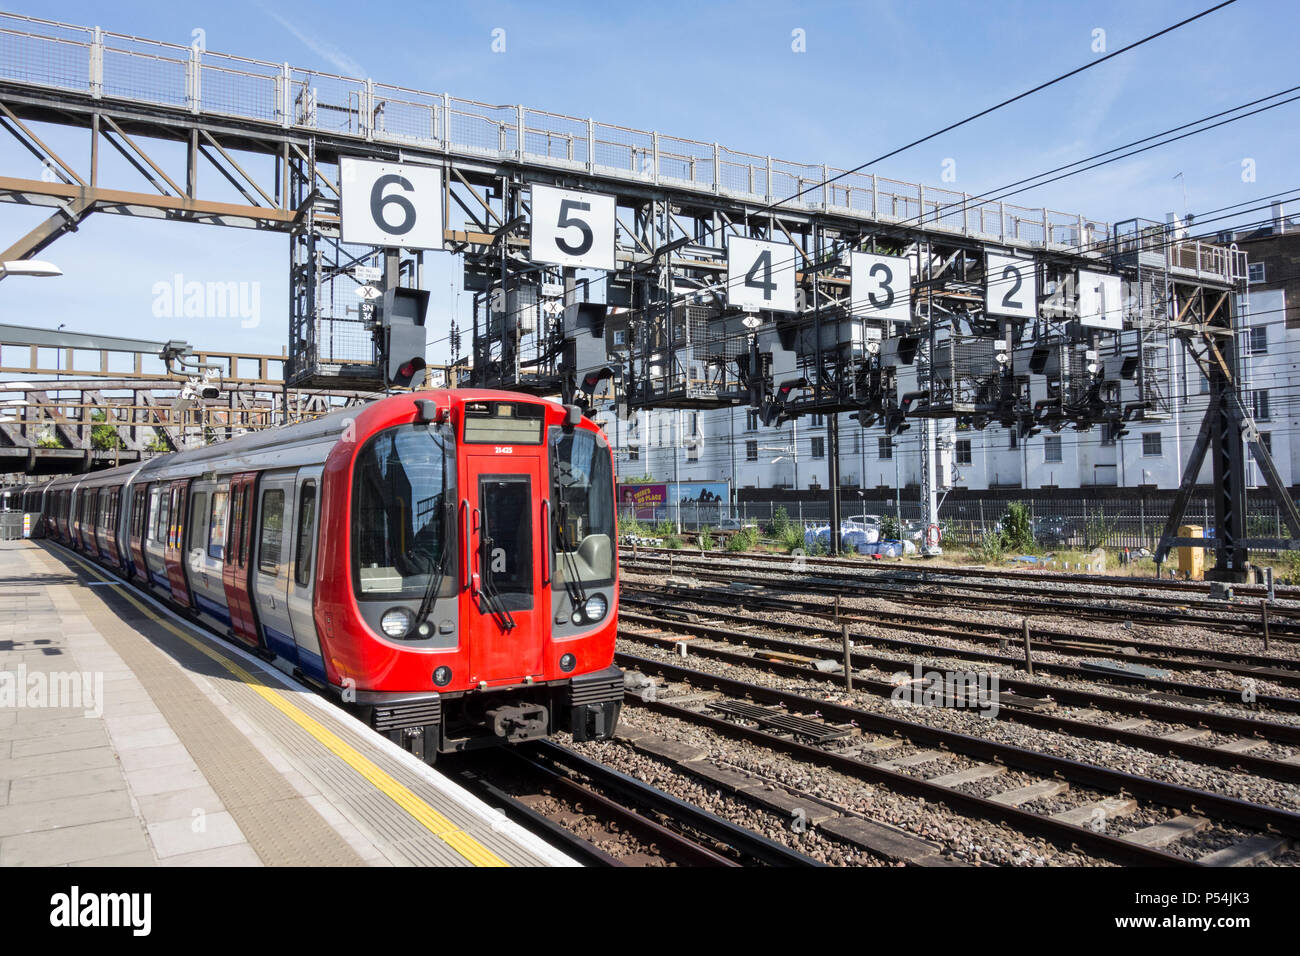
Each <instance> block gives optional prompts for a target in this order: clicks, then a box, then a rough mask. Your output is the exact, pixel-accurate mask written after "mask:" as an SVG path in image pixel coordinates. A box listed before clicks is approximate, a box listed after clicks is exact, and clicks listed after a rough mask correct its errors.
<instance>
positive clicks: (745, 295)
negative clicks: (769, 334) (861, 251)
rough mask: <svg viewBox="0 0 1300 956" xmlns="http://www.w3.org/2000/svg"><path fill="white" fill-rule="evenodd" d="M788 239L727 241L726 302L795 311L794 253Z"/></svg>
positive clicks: (740, 306)
mask: <svg viewBox="0 0 1300 956" xmlns="http://www.w3.org/2000/svg"><path fill="white" fill-rule="evenodd" d="M797 254H798V250H797V249H795V247H794V246H792V245H790V244H789V243H785V242H766V241H764V240H762V239H745V238H742V237H741V236H732V237H731V238H730V239H728V240H727V304H728V305H730V306H731V307H732V308H737V309H745V310H748V311H755V312H756V311H758V310H759V309H771V310H773V311H776V312H793V311H795V296H794V287H795V281H794V280H795V256H796V255H797Z"/></svg>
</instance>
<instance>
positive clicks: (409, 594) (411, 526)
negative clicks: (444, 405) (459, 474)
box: [351, 426, 456, 600]
mask: <svg viewBox="0 0 1300 956" xmlns="http://www.w3.org/2000/svg"><path fill="white" fill-rule="evenodd" d="M455 474H456V453H455V446H454V443H453V440H452V437H451V434H450V430H449V429H442V428H438V427H436V426H435V427H429V428H409V427H406V428H392V429H389V430H387V431H383V432H380V433H379V434H378V435H375V436H374V437H373V438H371V439H370V441H368V442H367V443H366V445H365V446H364V447H363V448H362V449H361V451H360V452H358V453H357V458H356V464H355V465H354V468H353V472H352V548H351V551H352V586H353V588H354V590H355V593H356V596H357V597H358V598H360V599H363V600H364V599H366V598H380V597H382V598H384V599H386V600H387V599H391V598H393V597H403V598H415V599H419V598H420V597H422V596H423V595H424V592H425V589H426V588H427V587H429V585H430V583H431V581H433V580H435V579H436V578H437V577H438V572H439V568H440V567H441V568H442V569H443V570H442V574H441V578H442V580H444V581H445V580H455V560H456V546H455V536H456V521H455V505H456V487H455Z"/></svg>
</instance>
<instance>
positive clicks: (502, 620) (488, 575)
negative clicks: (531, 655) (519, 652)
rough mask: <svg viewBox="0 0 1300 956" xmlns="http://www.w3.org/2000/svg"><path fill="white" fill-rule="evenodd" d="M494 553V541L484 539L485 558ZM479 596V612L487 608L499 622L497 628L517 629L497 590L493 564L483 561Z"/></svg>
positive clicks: (504, 629)
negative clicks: (484, 607)
mask: <svg viewBox="0 0 1300 956" xmlns="http://www.w3.org/2000/svg"><path fill="white" fill-rule="evenodd" d="M491 553H492V539H491V538H488V537H484V538H483V556H486V555H489V554H491ZM479 582H480V583H479V596H480V598H481V602H480V604H479V610H480V611H481V610H483V606H484V605H486V606H487V610H488V612H489V613H491V615H492V619H493V620H494V621H496V622H497V627H499V628H501V630H503V631H513V630H514V629H515V626H516V625H515V619H514V616H513V615H512V614H511V613H510V609H509V608H508V607H506V604H505V600H504V599H503V598H502V597H501V592H499V591H498V590H497V588H496V580H495V578H494V577H493V574H492V563H491V562H490V561H482V571H480V572H479Z"/></svg>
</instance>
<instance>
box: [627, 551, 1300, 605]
mask: <svg viewBox="0 0 1300 956" xmlns="http://www.w3.org/2000/svg"><path fill="white" fill-rule="evenodd" d="M621 550H622V551H624V552H632V551H635V552H646V553H650V554H674V555H681V554H689V553H690V552H689V551H684V550H682V549H677V550H674V549H672V548H659V547H645V546H637V547H636V548H630V547H629V546H627V545H624V546H623V547H622V549H621ZM744 556H745V558H746V559H750V558H753V559H756V560H759V561H788V560H789V556H788V555H783V554H770V553H766V554H765V553H763V552H746V553H745V555H744ZM805 560H807V561H808V563H809V564H817V565H825V566H828V567H832V568H843V569H846V570H854V571H859V572H863V571H865V572H868V573H875V574H884V575H890V576H893V575H898V576H900V578H901V576H903V575H906V576H908V579H910V580H915V579H917V578H920V579H933V578H943V577H960V578H992V579H994V580H997V581H1004V580H1011V581H1029V582H1033V583H1037V584H1077V585H1083V586H1091V587H1103V588H1119V589H1125V590H1129V589H1132V590H1143V591H1168V592H1170V593H1171V595H1173V594H1187V595H1192V596H1197V595H1205V596H1206V597H1207V598H1208V596H1209V594H1210V587H1211V584H1210V582H1208V581H1182V580H1177V579H1173V578H1136V577H1120V576H1112V575H1105V574H1079V573H1071V572H1069V571H1049V570H1040V571H1031V570H1027V569H1024V568H981V567H970V566H966V567H951V566H945V565H939V564H928V563H927V564H926V565H925V566H924V567H917V568H909V569H906V570H898V571H893V570H888V569H887V568H878V567H873V566H871V565H867V566H865V567H864V565H863V562H862V560H861V559H860V558H844V557H839V558H835V557H830V556H827V555H819V556H815V557H809V558H806V559H805ZM1233 592H1234V593H1235V594H1237V595H1240V596H1242V597H1254V598H1263V597H1267V596H1268V588H1266V587H1264V586H1263V585H1258V584H1236V585H1233ZM1274 594H1275V595H1276V597H1278V598H1280V599H1283V600H1291V601H1300V586H1296V585H1287V584H1275V585H1274Z"/></svg>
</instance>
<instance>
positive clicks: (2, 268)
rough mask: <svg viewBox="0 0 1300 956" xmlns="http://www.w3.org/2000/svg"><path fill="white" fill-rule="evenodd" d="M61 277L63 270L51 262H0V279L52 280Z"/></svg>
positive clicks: (17, 260) (36, 260)
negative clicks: (25, 277)
mask: <svg viewBox="0 0 1300 956" xmlns="http://www.w3.org/2000/svg"><path fill="white" fill-rule="evenodd" d="M61 275H63V270H62V269H60V268H59V267H58V266H56V265H55V264H54V263H52V262H44V261H42V260H40V259H14V260H13V261H11V262H0V279H3V278H5V277H6V276H35V277H36V278H41V279H44V278H53V277H54V276H61Z"/></svg>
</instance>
